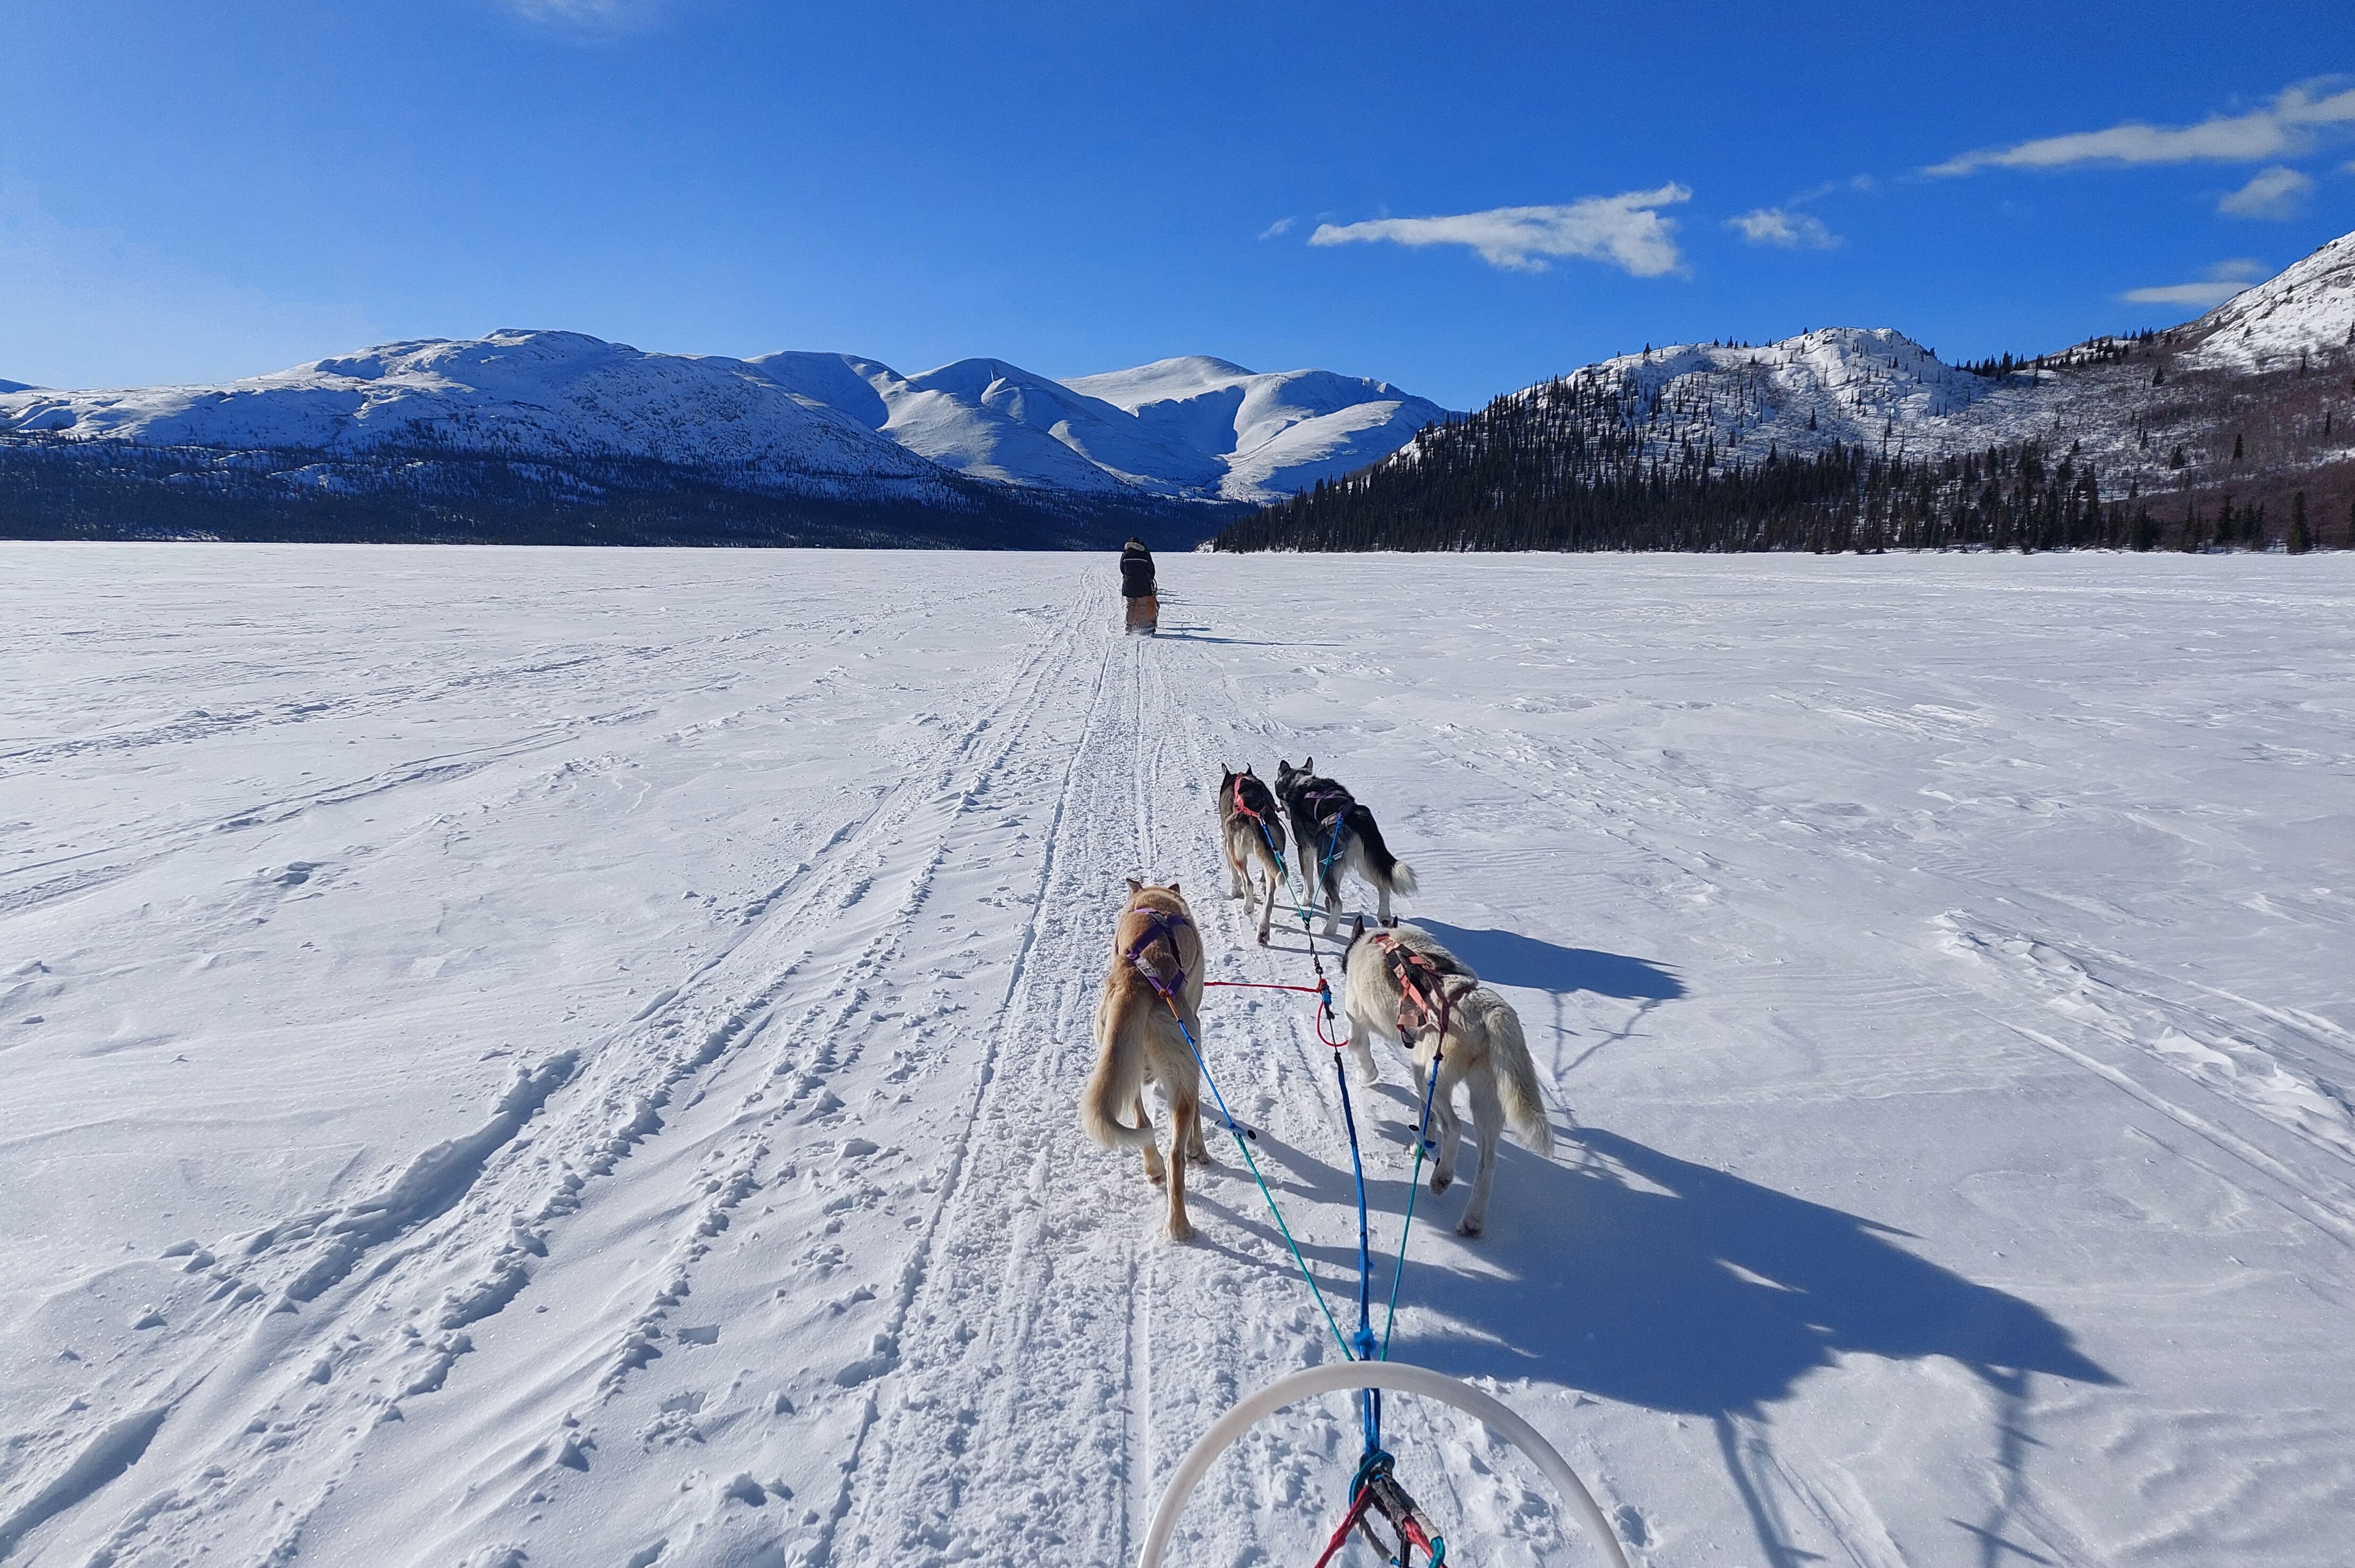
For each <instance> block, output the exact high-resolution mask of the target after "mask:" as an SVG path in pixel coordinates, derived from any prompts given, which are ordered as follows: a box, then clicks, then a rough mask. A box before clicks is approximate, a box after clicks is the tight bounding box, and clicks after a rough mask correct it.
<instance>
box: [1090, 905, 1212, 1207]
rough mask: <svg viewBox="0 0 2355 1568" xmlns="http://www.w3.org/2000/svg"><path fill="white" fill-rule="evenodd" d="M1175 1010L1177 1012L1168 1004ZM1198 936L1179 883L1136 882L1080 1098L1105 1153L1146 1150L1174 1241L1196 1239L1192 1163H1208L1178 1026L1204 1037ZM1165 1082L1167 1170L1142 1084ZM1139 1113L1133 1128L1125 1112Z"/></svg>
mask: <svg viewBox="0 0 2355 1568" xmlns="http://www.w3.org/2000/svg"><path fill="white" fill-rule="evenodd" d="M1173 1007H1174V1008H1175V1009H1176V1010H1175V1013H1174V1014H1173V1012H1172V1010H1171V1009H1172V1008H1173ZM1201 1008H1202V938H1201V936H1200V934H1199V933H1197V932H1196V931H1195V929H1194V916H1193V912H1192V911H1190V910H1188V908H1187V907H1186V901H1185V900H1184V899H1183V898H1181V897H1179V896H1178V892H1177V883H1175V882H1172V883H1170V884H1169V885H1168V886H1167V887H1166V888H1154V887H1147V886H1146V885H1145V884H1144V883H1142V882H1140V881H1138V880H1136V879H1135V878H1134V877H1131V878H1130V879H1129V880H1128V902H1127V904H1126V906H1124V908H1123V909H1122V910H1121V912H1120V918H1119V919H1118V920H1116V921H1114V923H1113V936H1112V967H1111V968H1109V969H1107V970H1105V971H1104V979H1103V996H1102V997H1099V998H1098V999H1097V1002H1096V1047H1097V1049H1098V1051H1100V1052H1101V1053H1102V1054H1101V1055H1099V1056H1098V1057H1097V1058H1096V1070H1095V1072H1093V1073H1092V1074H1091V1075H1090V1076H1089V1079H1088V1086H1087V1088H1086V1089H1084V1090H1083V1091H1082V1092H1081V1094H1080V1125H1082V1127H1085V1128H1086V1129H1087V1133H1088V1136H1090V1137H1092V1138H1093V1139H1095V1140H1096V1142H1098V1143H1100V1144H1102V1145H1103V1146H1104V1147H1106V1148H1142V1149H1143V1150H1144V1151H1145V1174H1146V1179H1149V1180H1150V1181H1151V1182H1152V1183H1153V1184H1154V1185H1155V1186H1156V1187H1159V1186H1161V1185H1163V1183H1164V1182H1165V1180H1166V1181H1167V1185H1168V1188H1169V1239H1170V1240H1171V1241H1173V1242H1185V1241H1191V1240H1192V1239H1193V1235H1194V1227H1193V1226H1191V1225H1189V1224H1188V1223H1187V1222H1186V1161H1187V1159H1188V1157H1192V1158H1194V1159H1199V1160H1201V1161H1203V1162H1204V1163H1205V1164H1207V1163H1209V1157H1210V1152H1209V1149H1207V1148H1205V1147H1203V1145H1202V1118H1201V1114H1200V1113H1201V1104H1202V1083H1201V1071H1200V1069H1199V1067H1198V1066H1197V1065H1196V1063H1195V1060H1194V1052H1193V1050H1192V1048H1191V1047H1189V1046H1188V1044H1187V1043H1186V1037H1185V1035H1184V1034H1182V1033H1180V1032H1179V1030H1178V1021H1179V1020H1180V1019H1183V1020H1184V1022H1185V1027H1186V1028H1187V1029H1191V1030H1192V1031H1193V1034H1194V1038H1195V1039H1196V1040H1200V1039H1201V1038H1202V1021H1201ZM1147 1082H1151V1083H1158V1084H1159V1085H1161V1094H1162V1098H1163V1099H1165V1100H1167V1102H1168V1104H1169V1120H1170V1132H1169V1170H1168V1174H1167V1177H1166V1178H1165V1177H1164V1176H1163V1174H1162V1168H1161V1151H1160V1150H1159V1149H1158V1148H1156V1147H1155V1146H1154V1136H1153V1122H1152V1119H1151V1118H1150V1117H1148V1116H1146V1114H1145V1085H1146V1083H1147ZM1131 1108H1134V1109H1135V1112H1136V1125H1135V1126H1131V1125H1128V1124H1126V1123H1124V1122H1123V1121H1122V1120H1121V1119H1120V1117H1121V1113H1122V1112H1124V1111H1127V1110H1129V1109H1131Z"/></svg>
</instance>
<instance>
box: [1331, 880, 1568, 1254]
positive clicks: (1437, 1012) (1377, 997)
mask: <svg viewBox="0 0 2355 1568" xmlns="http://www.w3.org/2000/svg"><path fill="white" fill-rule="evenodd" d="M1341 962H1342V967H1343V971H1344V974H1345V976H1346V979H1345V981H1344V989H1345V996H1344V999H1343V1002H1342V1006H1343V1007H1344V1008H1346V1009H1347V1010H1348V1015H1349V1048H1350V1050H1351V1051H1354V1052H1355V1053H1356V1056H1357V1059H1358V1076H1359V1080H1360V1081H1362V1082H1364V1083H1373V1082H1374V1081H1375V1076H1376V1074H1375V1069H1374V1053H1373V1051H1372V1050H1371V1049H1370V1048H1369V1045H1368V1043H1367V1037H1368V1036H1369V1035H1375V1034H1378V1035H1380V1036H1381V1037H1382V1038H1383V1039H1384V1040H1394V1041H1396V1042H1398V1043H1399V1044H1401V1045H1402V1046H1404V1047H1405V1048H1406V1052H1407V1056H1408V1059H1409V1060H1410V1061H1412V1063H1413V1065H1414V1102H1415V1112H1416V1114H1417V1115H1421V1114H1422V1108H1423V1084H1424V1082H1425V1078H1424V1074H1426V1073H1427V1072H1430V1071H1431V1063H1432V1059H1433V1056H1434V1055H1435V1056H1436V1057H1437V1058H1438V1061H1439V1086H1438V1087H1437V1088H1436V1089H1434V1090H1433V1091H1432V1094H1431V1120H1432V1125H1431V1129H1430V1132H1429V1134H1428V1136H1430V1137H1431V1138H1432V1139H1433V1142H1435V1143H1436V1144H1437V1145H1438V1160H1437V1163H1436V1164H1434V1165H1433V1167H1432V1171H1431V1189H1432V1190H1433V1192H1444V1191H1446V1190H1447V1187H1448V1184H1449V1183H1450V1182H1452V1181H1454V1180H1455V1146H1456V1139H1457V1136H1458V1135H1459V1134H1460V1133H1461V1132H1462V1131H1463V1123H1462V1122H1461V1121H1459V1120H1458V1119H1457V1117H1456V1115H1455V1086H1456V1085H1457V1084H1458V1083H1461V1084H1464V1085H1465V1087H1466V1088H1468V1089H1470V1090H1471V1092H1472V1130H1473V1136H1474V1137H1476V1139H1477V1140H1478V1141H1479V1146H1480V1168H1479V1169H1478V1171H1476V1173H1475V1174H1474V1176H1473V1178H1472V1200H1471V1201H1470V1202H1468V1203H1466V1204H1465V1206H1464V1218H1463V1219H1462V1220H1461V1221H1458V1222H1457V1223H1456V1226H1455V1228H1456V1230H1457V1231H1459V1232H1462V1233H1463V1234H1465V1235H1467V1236H1476V1235H1478V1234H1479V1233H1480V1232H1481V1230H1482V1229H1483V1227H1485V1226H1486V1225H1487V1221H1488V1188H1489V1184H1490V1182H1491V1181H1492V1180H1493V1179H1494V1178H1495V1176H1496V1170H1497V1134H1498V1133H1500V1132H1501V1131H1502V1130H1503V1129H1504V1126H1505V1124H1506V1123H1507V1122H1508V1121H1509V1122H1510V1123H1511V1124H1512V1127H1513V1131H1515V1132H1516V1133H1518V1134H1519V1135H1520V1138H1521V1142H1523V1143H1524V1144H1526V1145H1528V1146H1529V1147H1530V1148H1531V1149H1534V1150H1535V1151H1536V1152H1537V1153H1538V1154H1540V1155H1543V1156H1550V1155H1551V1154H1552V1153H1553V1129H1552V1127H1550V1125H1547V1122H1546V1113H1545V1102H1544V1101H1543V1100H1542V1099H1540V1097H1539V1093H1538V1073H1537V1067H1536V1064H1535V1063H1533V1062H1531V1061H1530V1060H1529V1044H1528V1042H1527V1041H1526V1040H1523V1039H1522V1038H1521V1020H1520V1016H1519V1015H1518V1014H1517V1013H1515V1012H1514V1011H1513V1009H1512V1008H1511V1006H1510V1005H1509V1004H1508V1003H1507V1002H1506V1000H1505V998H1504V997H1500V996H1498V995H1497V993H1496V992H1494V991H1492V990H1490V989H1489V988H1488V987H1486V986H1484V985H1482V984H1480V977H1479V976H1476V975H1475V974H1473V973H1472V971H1471V970H1470V969H1468V968H1466V967H1465V965H1464V963H1463V961H1462V960H1461V959H1459V958H1457V957H1456V956H1455V955H1454V954H1452V953H1450V952H1448V951H1447V949H1446V948H1444V947H1442V946H1441V945H1440V944H1438V943H1436V942H1434V941H1433V940H1432V939H1431V937H1430V935H1429V934H1428V933H1424V932H1422V931H1419V930H1417V929H1416V928H1415V927H1413V926H1412V925H1401V926H1398V927H1395V928H1394V929H1391V930H1389V931H1374V932H1369V931H1368V930H1367V929H1366V921H1365V917H1364V916H1363V915H1360V916H1359V917H1358V922H1357V924H1356V926H1355V928H1354V929H1352V930H1351V932H1350V933H1349V945H1348V949H1347V951H1346V952H1345V953H1344V954H1343V955H1342V960H1341Z"/></svg>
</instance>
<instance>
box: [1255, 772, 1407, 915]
mask: <svg viewBox="0 0 2355 1568" xmlns="http://www.w3.org/2000/svg"><path fill="white" fill-rule="evenodd" d="M1275 793H1276V795H1277V797H1278V798H1279V799H1281V800H1282V801H1283V802H1284V815H1285V816H1289V817H1290V818H1291V819H1292V842H1293V844H1294V845H1295V849H1294V855H1295V859H1298V860H1299V862H1300V880H1301V885H1302V886H1303V887H1305V889H1306V890H1307V891H1308V902H1309V907H1311V908H1312V909H1313V908H1315V907H1316V900H1317V896H1318V895H1319V894H1320V893H1321V894H1322V895H1323V896H1324V900H1325V934H1326V935H1327V936H1332V935H1335V934H1337V933H1338V932H1339V931H1340V928H1341V926H1340V921H1341V873H1342V872H1343V871H1345V870H1346V871H1355V872H1357V873H1358V875H1359V877H1361V878H1363V879H1364V880H1366V882H1367V884H1368V885H1369V886H1370V887H1371V888H1372V889H1373V890H1374V891H1375V892H1377V893H1379V894H1380V895H1381V908H1380V915H1381V920H1382V923H1383V924H1384V925H1396V924H1397V923H1398V919H1397V917H1396V916H1394V915H1393V914H1391V894H1392V893H1412V892H1414V891H1416V888H1415V880H1414V868H1413V867H1412V866H1410V865H1408V864H1407V863H1406V862H1405V861H1403V860H1401V859H1399V858H1398V857H1397V856H1395V855H1392V854H1391V850H1390V846H1389V845H1387V844H1385V843H1383V842H1382V830H1381V829H1380V828H1379V827H1375V826H1374V814H1373V813H1372V812H1370V811H1368V810H1367V809H1366V808H1365V807H1364V806H1362V805H1359V804H1358V802H1357V800H1356V798H1355V797H1354V796H1352V795H1350V794H1349V792H1348V790H1346V789H1343V788H1342V787H1341V786H1340V785H1339V784H1335V783H1334V782H1333V781H1332V780H1331V779H1323V778H1318V777H1317V776H1316V758H1314V757H1309V758H1305V759H1304V760H1303V761H1302V763H1301V764H1300V765H1299V766H1298V767H1296V768H1295V767H1294V766H1293V765H1292V764H1291V763H1286V762H1282V761H1279V762H1277V763H1276V764H1275Z"/></svg>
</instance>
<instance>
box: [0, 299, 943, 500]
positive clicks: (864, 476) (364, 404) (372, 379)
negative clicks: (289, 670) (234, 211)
mask: <svg viewBox="0 0 2355 1568" xmlns="http://www.w3.org/2000/svg"><path fill="white" fill-rule="evenodd" d="M0 431H7V432H17V433H33V432H44V433H48V434H51V435H55V436H61V437H66V438H70V439H81V440H98V439H107V438H112V439H116V440H123V441H132V442H136V443H141V444H144V445H149V446H202V447H220V448H229V449H245V448H277V449H293V450H300V451H306V452H319V453H332V454H339V455H348V454H356V453H368V452H372V451H376V450H379V449H387V448H389V449H394V450H401V449H407V448H412V447H446V448H453V449H458V450H464V451H481V452H497V453H518V454H524V455H528V456H533V457H540V458H561V457H564V456H567V455H570V454H576V453H623V454H627V455H631V456H639V457H648V458H653V459H655V460H657V461H660V462H665V463H671V464H682V465H687V466H693V467H701V468H722V469H729V470H738V471H741V472H743V473H744V474H745V475H747V476H748V477H750V478H751V480H753V481H754V482H756V483H760V484H763V485H773V486H784V487H793V488H802V489H810V490H814V491H817V492H820V493H826V492H830V491H836V490H840V489H842V488H845V487H846V486H847V485H850V484H854V483H855V484H857V485H859V486H861V487H862V488H865V487H872V486H875V485H882V486H884V487H886V488H888V489H890V490H892V491H895V492H898V493H901V494H904V495H905V496H907V497H908V498H910V499H916V500H939V499H942V498H943V496H944V495H945V492H944V490H943V487H942V485H941V484H940V475H939V474H938V472H937V471H936V470H935V469H934V468H933V467H932V464H928V463H926V462H924V461H922V459H921V458H919V457H917V456H915V455H914V454H912V453H909V452H908V451H907V450H905V449H904V448H902V447H901V446H900V445H899V443H896V442H892V441H890V440H887V439H884V438H882V437H879V436H878V435H877V434H876V433H875V432H873V431H872V430H870V429H868V427H866V426H864V425H862V424H860V423H858V421H855V420H850V419H846V418H844V417H843V416H842V415H840V414H837V413H836V412H835V411H833V410H831V409H828V408H825V407H822V406H819V405H817V404H815V403H812V402H811V401H809V400H805V399H802V398H797V397H795V396H794V395H793V394H792V393H791V392H790V391H788V390H787V389H784V388H782V387H780V386H778V385H777V384H776V383H775V382H773V381H772V380H770V379H768V378H766V377H764V376H762V375H761V374H759V373H758V372H756V371H754V370H752V369H751V368H748V367H747V366H745V365H744V364H743V363H742V362H741V361H738V360H733V359H719V358H692V357H684V356H680V355H672V354H644V353H641V352H639V351H638V350H637V349H634V348H632V347H628V346H626V345H624V344H618V343H607V342H604V341H602V339H599V338H594V337H590V336H584V335H582V334H581V333H576V332H522V331H501V332H495V333H493V334H491V336H488V337H485V338H481V339H478V340H474V341H470V342H460V343H452V342H443V341H439V340H436V341H430V342H421V343H389V344H385V345H383V346H381V347H377V348H373V349H369V350H368V351H366V352H364V353H360V354H353V355H346V356H344V357H338V358H333V359H321V360H318V361H316V362H314V363H312V364H309V365H298V366H296V367H294V368H292V369H288V370H282V371H279V372H277V373H276V374H274V375H269V376H257V377H253V378H250V379H246V380H242V381H233V382H229V383H228V384H226V385H224V386H218V387H154V388H145V389H134V390H129V391H115V392H56V391H35V392H29V393H12V394H8V395H7V396H5V397H0Z"/></svg>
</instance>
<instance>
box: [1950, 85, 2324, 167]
mask: <svg viewBox="0 0 2355 1568" xmlns="http://www.w3.org/2000/svg"><path fill="white" fill-rule="evenodd" d="M2347 125H2355V88H2347V89H2343V90H2341V91H2337V92H2333V93H2329V94H2328V95H2327V96H2322V97H2317V96H2316V95H2315V93H2314V92H2313V91H2309V89H2308V88H2307V87H2293V88H2288V89H2286V90H2285V91H2282V92H2281V93H2280V94H2278V95H2277V96H2276V97H2275V99H2274V101H2272V102H2271V103H2269V104H2267V105H2266V106H2265V107H2264V108H2263V109H2254V110H2251V111H2250V112H2248V113H2246V114H2220V115H2215V116H2212V117H2211V118H2209V119H2206V120H2203V121H2201V122H2200V123H2199V124H2197V125H2145V124H2142V123H2139V122H2128V123H2126V124H2123V125H2113V126H2111V127H2110V128H2109V129H2108V130H2106V131H2078V132H2074V133H2071V134H2069V135H2066V136H2045V137H2042V138H2040V139H2039V140H2037V141H2033V142H2021V143H2019V144H2017V145H2016V146H2009V147H1989V148H1983V149H1981V150H1980V151H1977V152H1974V153H1964V154H1962V155H1959V156H1957V157H1952V158H1949V159H1947V160H1946V161H1945V163H1943V164H1934V165H1931V166H1930V167H1929V168H1927V169H1924V170H1923V173H1924V174H1932V175H1966V174H1970V173H1972V172H1974V171H1975V170H1978V169H1985V168H2010V169H2058V168H2067V167H2070V166H2071V165H2077V164H2254V163H2259V162H2262V161H2263V160H2264V159H2266V158H2278V157H2284V156H2287V155H2292V154H2296V153H2301V152H2304V151H2306V150H2307V148H2308V147H2310V146H2311V145H2313V143H2314V133H2315V132H2316V130H2317V129H2318V128H2327V127H2330V126H2347Z"/></svg>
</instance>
